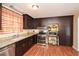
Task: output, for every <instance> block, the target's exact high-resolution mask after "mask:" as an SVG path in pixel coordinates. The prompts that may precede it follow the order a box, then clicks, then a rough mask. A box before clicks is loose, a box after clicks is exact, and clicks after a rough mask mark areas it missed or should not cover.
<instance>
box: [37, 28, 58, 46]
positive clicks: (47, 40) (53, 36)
mask: <svg viewBox="0 0 79 59" xmlns="http://www.w3.org/2000/svg"><path fill="white" fill-rule="evenodd" d="M38 29H39V30H40V33H39V34H38V40H37V41H38V43H39V44H42V45H48V44H52V45H59V36H58V31H56V32H54V31H51V29H50V27H39V28H38Z"/></svg>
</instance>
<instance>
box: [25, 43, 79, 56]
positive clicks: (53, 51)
mask: <svg viewBox="0 0 79 59" xmlns="http://www.w3.org/2000/svg"><path fill="white" fill-rule="evenodd" d="M24 56H79V53H78V52H77V51H75V50H74V49H73V48H72V47H68V46H52V45H48V47H47V46H41V45H39V44H35V45H34V46H33V47H32V48H31V49H29V50H28V51H27V52H26V53H25V54H24Z"/></svg>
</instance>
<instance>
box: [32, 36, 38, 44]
mask: <svg viewBox="0 0 79 59" xmlns="http://www.w3.org/2000/svg"><path fill="white" fill-rule="evenodd" d="M32 43H33V44H36V43H37V35H34V36H33V40H32Z"/></svg>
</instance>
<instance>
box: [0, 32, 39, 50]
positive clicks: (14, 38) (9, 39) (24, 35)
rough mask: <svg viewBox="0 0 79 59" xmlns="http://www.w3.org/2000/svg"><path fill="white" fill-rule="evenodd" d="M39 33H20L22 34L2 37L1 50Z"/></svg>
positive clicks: (0, 40) (0, 41)
mask: <svg viewBox="0 0 79 59" xmlns="http://www.w3.org/2000/svg"><path fill="white" fill-rule="evenodd" d="M38 33H39V31H36V32H31V31H30V32H28V31H24V32H20V33H12V34H3V35H0V49H2V48H4V47H6V46H8V45H10V44H13V43H15V42H18V41H20V40H23V39H24V38H28V37H30V36H33V35H35V34H38Z"/></svg>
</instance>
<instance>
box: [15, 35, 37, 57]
mask: <svg viewBox="0 0 79 59" xmlns="http://www.w3.org/2000/svg"><path fill="white" fill-rule="evenodd" d="M36 36H37V35H34V36H31V37H28V38H25V39H23V40H21V41H18V42H16V44H15V45H16V46H15V55H16V56H22V55H23V54H24V53H25V52H27V51H28V50H29V49H30V48H31V47H32V46H33V45H34V44H35V43H36V40H37V38H36Z"/></svg>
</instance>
